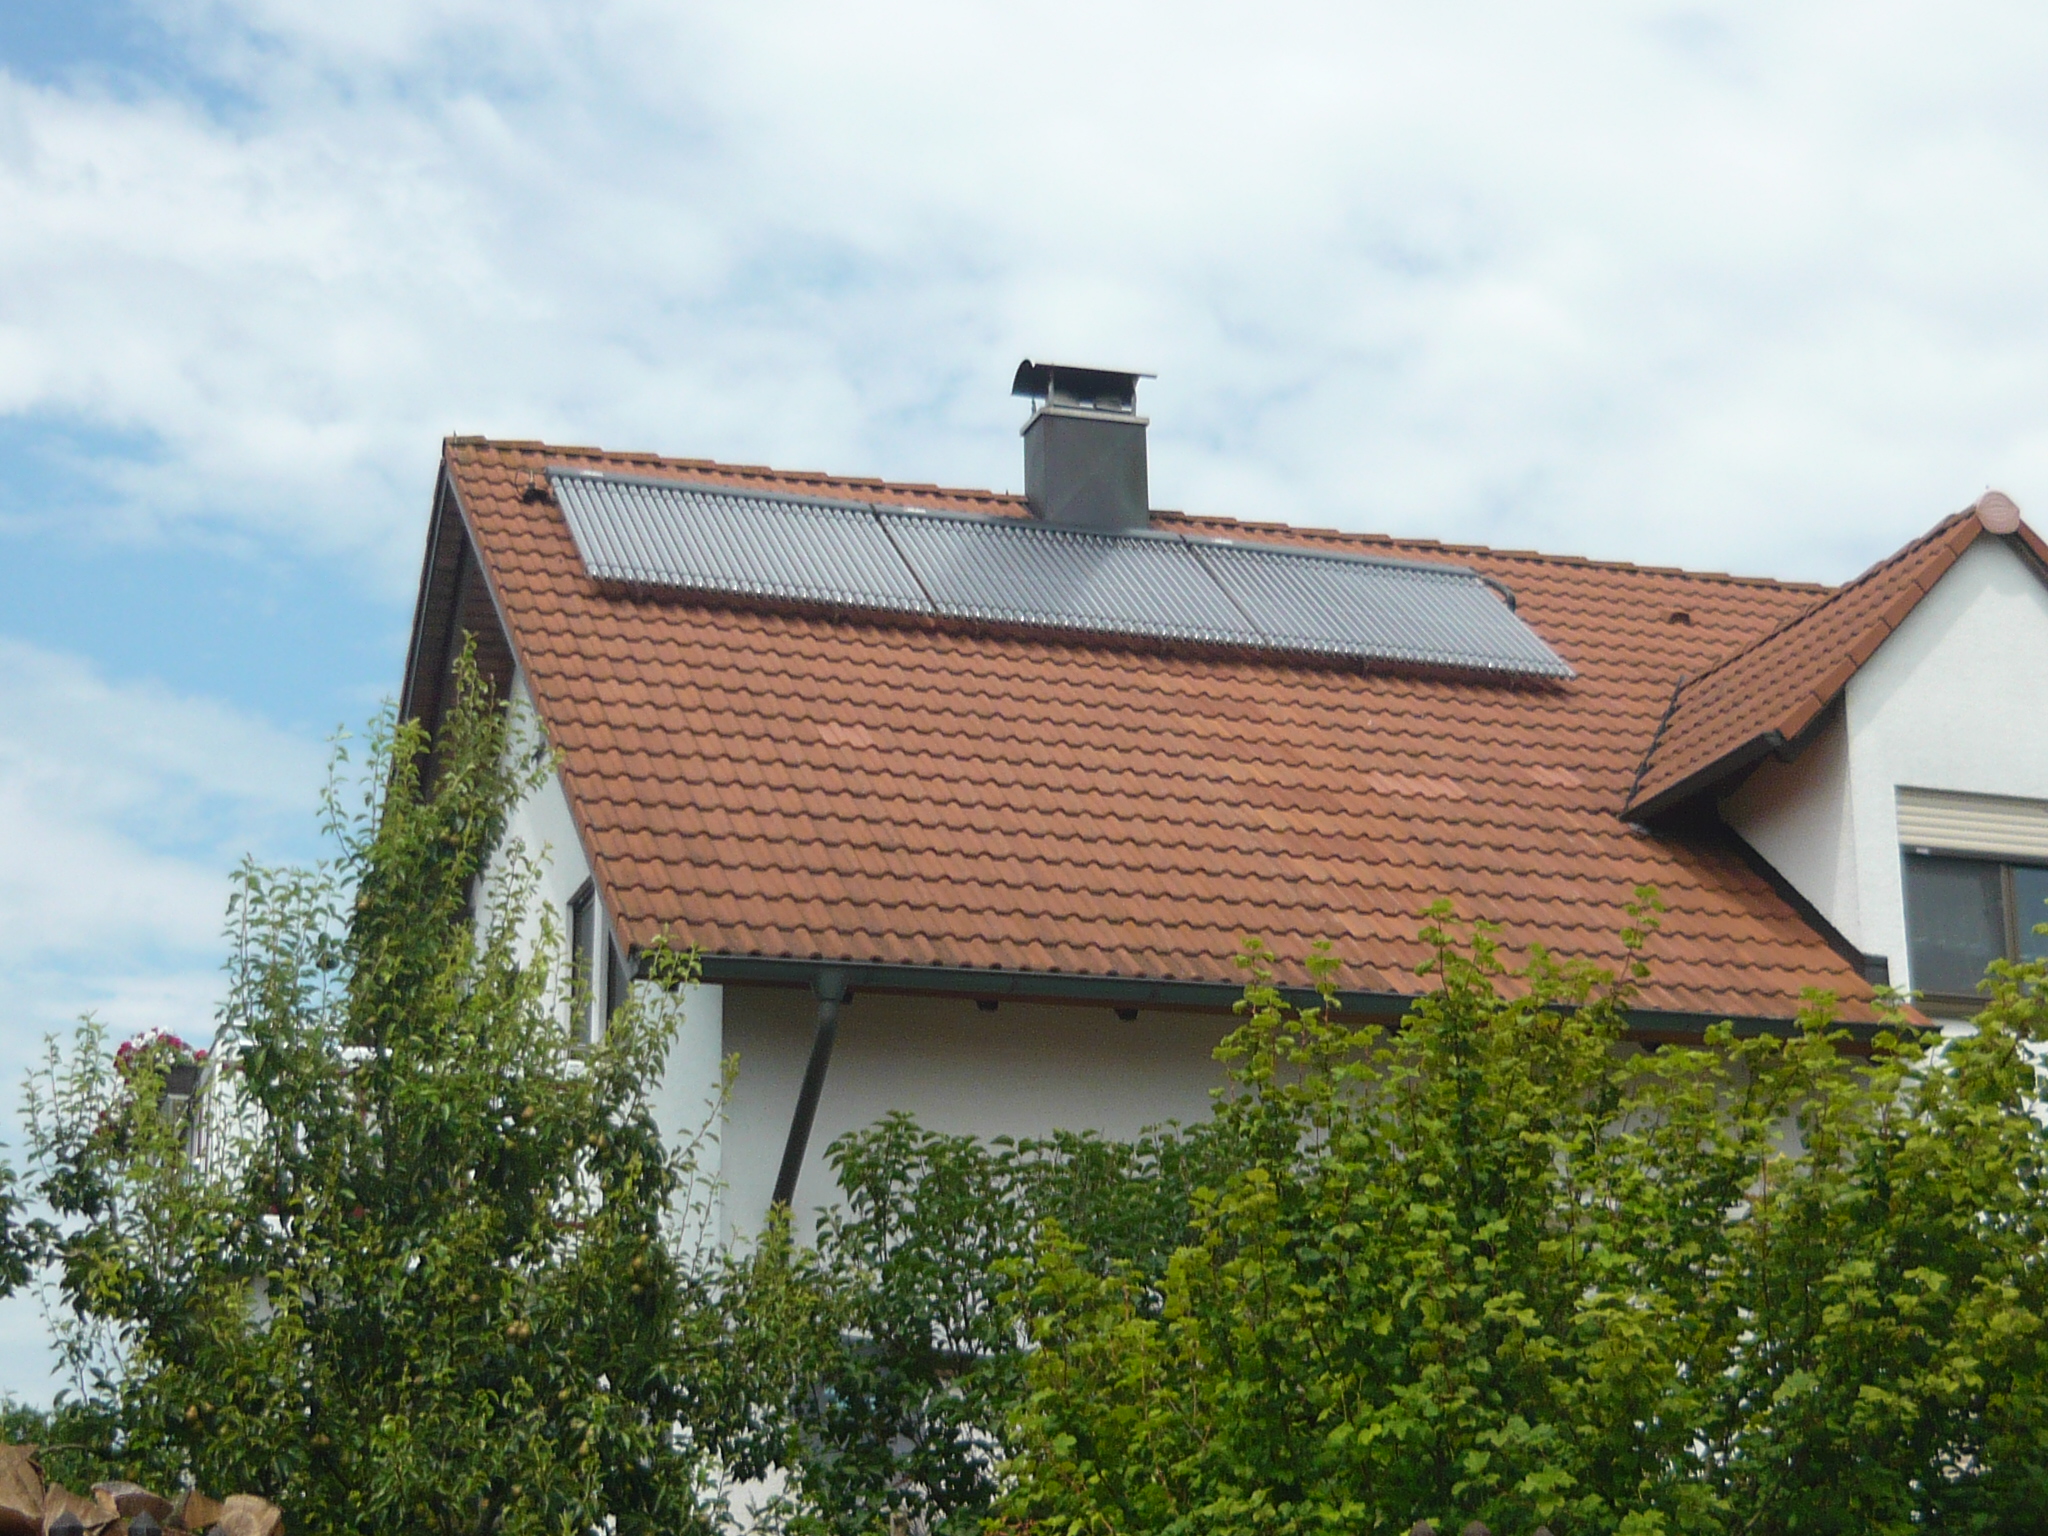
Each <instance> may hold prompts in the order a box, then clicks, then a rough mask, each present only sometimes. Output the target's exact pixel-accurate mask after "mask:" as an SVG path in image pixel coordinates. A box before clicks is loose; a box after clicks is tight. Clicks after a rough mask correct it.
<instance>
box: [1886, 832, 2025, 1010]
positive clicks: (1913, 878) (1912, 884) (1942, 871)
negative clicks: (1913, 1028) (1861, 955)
mask: <svg viewBox="0 0 2048 1536" xmlns="http://www.w3.org/2000/svg"><path fill="white" fill-rule="evenodd" d="M2004 885H2005V880H2004V871H2003V870H2002V869H2001V868H2000V867H1999V866H1998V865H1996V864H1993V863H1989V862H1986V861H1983V860H1979V859H1946V858H1935V857H1930V856H1929V855H1927V854H1908V855H1907V856H1906V941H1907V944H1908V946H1909V947H1910V950H1911V953H1910V955H1909V957H1908V959H1909V963H1910V965H1911V967H1912V971H1913V989H1914V990H1915V991H1916V992H1933V993H1940V994H1946V995H1949V996H1960V997H1970V996H1974V995H1975V994H1976V991H1977V983H1978V982H1980V981H1982V980H1983V979H1984V967H1986V966H1987V965H1989V964H1990V963H1991V962H1992V961H1994V960H1999V959H2003V958H2004V956H2005V900H2004Z"/></svg>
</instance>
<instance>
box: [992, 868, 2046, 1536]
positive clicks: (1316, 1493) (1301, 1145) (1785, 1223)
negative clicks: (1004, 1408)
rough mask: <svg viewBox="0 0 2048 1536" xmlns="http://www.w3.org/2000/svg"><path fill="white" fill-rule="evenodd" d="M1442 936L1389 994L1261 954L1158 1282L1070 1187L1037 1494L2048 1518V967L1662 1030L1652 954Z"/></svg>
mask: <svg viewBox="0 0 2048 1536" xmlns="http://www.w3.org/2000/svg"><path fill="white" fill-rule="evenodd" d="M1639 915H1640V916H1642V917H1643V918H1644V919H1645V921H1644V922H1643V923H1642V924H1641V926H1640V927H1639V928H1637V929H1636V930H1635V931H1633V932H1632V933H1631V935H1630V941H1631V943H1632V944H1633V945H1640V944H1641V942H1642V941H1643V939H1644V937H1645V935H1646V933H1647V931H1648V930H1649V928H1650V927H1652V926H1653V925H1654V916H1653V914H1652V913H1650V912H1648V911H1647V910H1645V911H1643V912H1641V913H1640V914H1639ZM1427 937H1428V938H1429V939H1430V941H1431V943H1432V945H1433V947H1434V951H1435V960H1434V963H1433V965H1432V967H1431V973H1432V978H1433V982H1434V987H1433V990H1432V991H1431V992H1430V994H1429V995H1428V996H1427V997H1425V998H1424V999H1423V1000H1422V1001H1421V1002H1420V1003H1419V1004H1418V1005H1417V1007H1416V1008H1415V1009H1414V1011H1413V1012H1412V1013H1411V1014H1410V1016H1409V1017H1408V1018H1407V1019H1406V1020H1405V1021H1404V1022H1403V1024H1402V1026H1401V1027H1400V1028H1399V1029H1398V1030H1394V1031H1387V1030H1383V1029H1381V1028H1379V1027H1377V1026H1366V1027H1363V1028H1356V1029H1354V1028H1351V1027H1348V1026H1347V1025H1346V1024H1344V1023H1343V1022H1341V1020H1340V1019H1339V1018H1338V1017H1337V1016H1335V1015H1334V1014H1333V1013H1332V1012H1330V1011H1329V1010H1328V1009H1327V1008H1310V1009H1305V1010H1297V1009H1295V1008H1292V1007H1290V1006H1288V1005H1287V1003H1286V1002H1285V1001H1284V1000H1283V999H1282V997H1281V996H1280V995H1279V994H1278V993H1277V992H1275V991H1274V990H1273V989H1272V988H1271V987H1270V986H1268V985H1265V984H1263V983H1261V984H1258V985H1255V986H1254V987H1253V988H1252V989H1251V991H1250V993H1249V995H1248V1003H1249V1009H1250V1014H1249V1017H1248V1018H1247V1020H1246V1022H1245V1024H1244V1026H1243V1027H1242V1028H1241V1029H1240V1030H1239V1031H1238V1032H1237V1034H1236V1035H1235V1036H1233V1038H1232V1039H1231V1041H1230V1042H1229V1044H1228V1046H1227V1047H1226V1054H1227V1055H1228V1057H1229V1058H1230V1059H1231V1061H1232V1064H1233V1065H1232V1077H1233V1080H1234V1084H1235V1090H1236V1091H1235V1092H1234V1093H1232V1094H1230V1095H1228V1096H1226V1097H1225V1098H1223V1099H1222V1100H1220V1101H1219V1103H1218V1106H1217V1111H1216V1125H1215V1128H1214V1135H1215V1137H1216V1139H1217V1143H1218V1145H1219V1146H1221V1147H1223V1148H1226V1149H1228V1153H1229V1158H1228V1162H1229V1166H1228V1167H1227V1170H1226V1171H1225V1172H1224V1173H1223V1175H1222V1176H1221V1177H1220V1178H1219V1179H1218V1180H1217V1181H1216V1182H1215V1183H1214V1184H1213V1185H1210V1186H1207V1187H1204V1188H1203V1189H1201V1190H1200V1191H1198V1193H1197V1195H1196V1199H1195V1202H1194V1209H1193V1213H1192V1233H1191V1236H1190V1240H1189V1241H1188V1242H1186V1243H1185V1244H1184V1245H1182V1246H1181V1247H1179V1248H1178V1249H1177V1251H1175V1252H1174V1253H1173V1255H1172V1257H1171V1259H1170V1261H1169V1262H1168V1263H1167V1265H1166V1267H1165V1271H1164V1276H1163V1278H1159V1277H1158V1276H1157V1275H1156V1274H1155V1273H1153V1272H1149V1271H1144V1270H1139V1269H1136V1268H1133V1267H1129V1266H1115V1267H1112V1268H1111V1269H1110V1271H1109V1272H1108V1273H1104V1272H1102V1270H1101V1269H1100V1267H1099V1266H1098V1265H1096V1264H1095V1263H1093V1262H1092V1261H1091V1260H1092V1256H1091V1255H1090V1254H1089V1253H1088V1252H1087V1250H1086V1248H1085V1246H1084V1245H1082V1244H1079V1243H1076V1242H1075V1241H1074V1240H1073V1239H1072V1238H1071V1237H1069V1236H1068V1235H1067V1234H1066V1233H1065V1232H1064V1231H1063V1230H1062V1229H1061V1228H1060V1226H1059V1225H1058V1224H1057V1223H1056V1222H1055V1223H1048V1224H1047V1225H1046V1227H1045V1229H1044V1235H1043V1238H1042V1241H1041V1243H1040V1245H1039V1247H1038V1250H1037V1253H1036V1256H1035V1258H1034V1261H1033V1262H1032V1264H1031V1265H1030V1266H1029V1268H1028V1269H1027V1270H1025V1271H1023V1272H1022V1273H1023V1276H1024V1279H1023V1284H1024V1287H1025V1302H1026V1310H1027V1314H1028V1325H1029V1328H1030V1333H1031V1337H1032V1339H1033V1340H1034V1341H1035V1343H1036V1345H1037V1348H1036V1350H1035V1352H1034V1353H1032V1355H1031V1356H1030V1357H1029V1359H1028V1361H1027V1362H1026V1363H1025V1373H1026V1376H1027V1378H1028V1382H1029V1391H1028V1395H1027V1397H1026V1399H1025V1400H1024V1402H1023V1404H1022V1406H1021V1409H1020V1411H1019V1412H1018V1413H1017V1414H1016V1415H1015V1416H1014V1418H1013V1421H1012V1424H1011V1431H1012V1439H1011V1444H1012V1448H1013V1453H1014V1459H1013V1460H1012V1461H1011V1462H1010V1463H1009V1467H1008V1471H1009V1475H1010V1476H1011V1477H1012V1478H1013V1479H1014V1483H1013V1485H1012V1486H1011V1488H1010V1491H1009V1492H1008V1494H1007V1496H1006V1498H1005V1500H1004V1508H1005V1512H1006V1518H1007V1523H1008V1525H1009V1526H1010V1527H1011V1528H1013V1529H1017V1530H1024V1529H1032V1530H1040V1529H1042V1530H1054V1531H1063V1532H1064V1531H1076V1532H1078V1531H1082V1530H1087V1531H1118V1532H1133V1533H1135V1532H1167V1531H1171V1532H1174V1533H1181V1532H1188V1533H1195V1532H1204V1531H1214V1532H1224V1531H1229V1532H1243V1531H1261V1532H1263V1531H1272V1532H1287V1533H1295V1532H1300V1533H1308V1532H1322V1531H1331V1532H1335V1531H1343V1532H1347V1533H1348V1532H1361V1531H1405V1530H1407V1529H1408V1527H1409V1525H1410V1523H1411V1522H1413V1521H1415V1520H1416V1519H1418V1518H1422V1517H1427V1518H1431V1519H1434V1520H1435V1521H1437V1522H1438V1525H1439V1528H1440V1529H1443V1528H1449V1529H1453V1530H1455V1529H1458V1528H1459V1527H1460V1526H1461V1525H1462V1524H1463V1523H1464V1522H1465V1521H1467V1520H1469V1519H1473V1518H1477V1519H1480V1520H1483V1521H1485V1522H1487V1523H1488V1524H1490V1525H1491V1526H1492V1527H1493V1528H1494V1529H1496V1530H1505V1531H1517V1530H1523V1531H1526V1530H1530V1529H1532V1528H1533V1527H1534V1526H1535V1525H1536V1524H1537V1523H1538V1522H1539V1521H1545V1522H1549V1523H1550V1524H1551V1525H1552V1526H1553V1527H1555V1528H1558V1529H1560V1530H1569V1531H1621V1532H1631V1533H1638V1532H1650V1531H1660V1530H1670V1531H1738V1530H1739V1531H1750V1532H1794V1531H1797V1532H1841V1533H1844V1536H1847V1533H1851V1532H1854V1533H1856V1536H1866V1533H1879V1532H1905V1531H1909V1530H1922V1529H1927V1528H1941V1529H1959V1530H1960V1529H1974V1530H1989V1531H2012V1532H2019V1531H2033V1530H2038V1529H2040V1519H2041V1515H2040V1512H2041V1510H2042V1509H2044V1508H2048V1348H2044V1345H2048V1340H2044V1334H2043V1327H2044V1319H2048V1248H2044V1238H2048V1189H2044V1183H2043V1174H2044V1171H2048V1158H2044V1153H2048V1136H2044V1132H2043V1128H2042V1124H2041V1119H2040V1115H2039V1104H2040V1083H2039V1076H2038V1072H2037V1069H2036V1066H2035V1061H2036V1054H2035V1050H2034V1047H2035V1044H2036V1042H2037V1041H2038V1040H2039V1039H2040V1038H2041V1034H2042V1029H2043V1025H2044V1022H2048V1017H2044V1015H2048V1009H2044V1004H2043V1000H2042V998H2043V991H2044V979H2048V978H2044V972H2043V968H2042V967H2041V966H2038V965H2037V966H2034V967H2031V968H2023V967H2012V966H2003V965H2001V966H1999V967H1996V968H1994V978H1993V996H1992V999H1991V1003H1990V1006H1989V1007H1988V1008H1987V1009H1986V1011H1985V1012H1984V1014H1983V1015H1982V1017H1981V1018H1980V1019H1979V1020H1978V1021H1977V1026H1976V1029H1975V1032H1974V1033H1972V1034H1970V1035H1969V1036H1967V1037H1965V1038H1960V1039H1955V1040H1950V1041H1947V1042H1945V1043H1944V1042H1938V1041H1936V1040H1933V1039H1930V1038H1929V1037H1928V1036H1927V1035H1926V1033H1924V1032H1921V1031H1911V1030H1907V1031H1901V1032H1898V1033H1896V1034H1892V1033H1888V1034H1885V1035H1882V1036H1880V1037H1879V1038H1878V1040H1877V1042H1876V1044H1875V1046H1874V1047H1873V1048H1871V1050H1870V1051H1869V1053H1868V1054H1867V1055H1865V1054H1862V1053H1860V1052H1858V1051H1855V1050H1852V1049H1851V1048H1850V1046H1849V1043H1848V1041H1847V1040H1846V1038H1845V1036H1844V1034H1843V1033H1842V1032H1841V1031H1839V1030H1833V1029H1831V1028H1830V1027H1829V1023H1828V1007H1829V1004H1828V1001H1827V1000H1826V999H1824V998H1814V999H1812V1000H1810V1003H1809V1007H1808V1009H1807V1011H1806V1013H1805V1015H1804V1017H1803V1018H1802V1020H1801V1024H1800V1028H1799V1029H1798V1031H1797V1033H1796V1034H1794V1035H1793V1036H1792V1037H1791V1038H1789V1039H1778V1038H1774V1037H1770V1036H1758V1037H1751V1038H1744V1039H1737V1038H1736V1037H1735V1036H1734V1034H1733V1032H1732V1031H1731V1030H1730V1029H1728V1028H1727V1027H1726V1026H1723V1027H1721V1028H1720V1029H1717V1030H1715V1031H1713V1032H1711V1033H1710V1035H1709V1038H1708V1041H1707V1043H1706V1046H1705V1048H1686V1047H1682V1046H1666V1047H1663V1048H1661V1049H1652V1050H1646V1051H1638V1050H1634V1049H1630V1048H1626V1047H1625V1046H1624V1045H1623V1042H1622V1036H1623V1026H1624V1014H1623V1005H1624V1004H1625V1002H1626V999H1627V995H1628V993H1627V985H1626V981H1625V980H1624V981H1621V982H1617V981H1616V980H1614V979H1613V978H1610V977H1606V976H1604V975H1602V974H1600V973H1598V972H1595V971H1589V970H1584V969H1572V968H1562V967H1558V966H1556V965H1553V964H1552V963H1551V962H1550V961H1549V960H1548V958H1547V957H1545V956H1543V955H1541V954H1540V953H1539V954H1538V955H1536V957H1535V958H1534V959H1533V960H1532V961H1531V963H1530V964H1529V966H1528V967H1527V968H1525V969H1523V970H1521V971H1519V972H1516V973H1513V974H1508V973H1505V972H1503V970H1502V968H1501V966H1500V965H1499V963H1498V961H1497V959H1496V956H1495V952H1494V949H1493V946H1492V940H1491V936H1490V934H1489V933H1488V932H1487V931H1486V930H1485V929H1484V928H1483V927H1482V928H1480V929H1479V930H1477V931H1476V932H1473V933H1470V934H1469V935H1468V934H1466V933H1462V932H1460V931H1458V930H1457V929H1456V928H1455V927H1454V925H1453V924H1452V923H1451V922H1450V920H1449V914H1448V911H1447V909H1439V910H1438V912H1437V913H1436V914H1435V918H1434V921H1433V922H1432V925H1431V927H1430V929H1429V930H1428V933H1427Z"/></svg>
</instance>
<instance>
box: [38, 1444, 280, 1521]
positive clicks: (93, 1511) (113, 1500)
mask: <svg viewBox="0 0 2048 1536" xmlns="http://www.w3.org/2000/svg"><path fill="white" fill-rule="evenodd" d="M169 1532H187V1533H190V1536H200V1533H201V1532H211V1533H212V1536H284V1516H283V1515H282V1514H281V1513H279V1511H278V1508H277V1506H276V1505H275V1504H273V1503H271V1502H270V1501H269V1500H268V1499H259V1498H257V1497H256V1496H255V1495H254V1494H248V1493H231V1494H229V1495H228V1496H227V1497H226V1498H225V1499H210V1498H208V1497H207V1496H206V1495H205V1494H203V1493H201V1492H200V1491H199V1490H198V1489H197V1488H187V1489H185V1490H184V1491H183V1492H182V1493H180V1494H179V1495H178V1496H177V1497H176V1498H172V1499H167V1498H165V1497H164V1496H163V1495H162V1494H160V1493H152V1492H151V1491H150V1490H149V1489H147V1488H144V1487H143V1486H142V1485H141V1484H139V1483H94V1484H93V1486H92V1492H91V1493H89V1494H84V1493H73V1492H72V1491H71V1490H70V1489H69V1488H66V1487H65V1486H64V1485H63V1484H62V1483H51V1482H45V1481H44V1480H43V1464H42V1462H41V1461H40V1460H38V1459H37V1457H36V1448H35V1447H34V1446H32V1445H0V1536H166V1533H169Z"/></svg>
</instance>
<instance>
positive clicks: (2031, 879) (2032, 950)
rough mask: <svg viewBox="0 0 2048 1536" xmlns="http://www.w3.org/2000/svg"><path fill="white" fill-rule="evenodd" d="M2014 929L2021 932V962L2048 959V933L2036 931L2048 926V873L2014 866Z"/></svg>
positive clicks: (2045, 870) (2020, 865)
mask: <svg viewBox="0 0 2048 1536" xmlns="http://www.w3.org/2000/svg"><path fill="white" fill-rule="evenodd" d="M2012 908H2013V919H2014V924H2013V925H2014V926H2015V927H2016V928H2018V929H2019V941H2020V958H2021V959H2022V960H2042V959H2048V933H2036V932H2034V929H2035V928H2036V927H2037V926H2038V925H2040V924H2042V923H2048V869H2035V868H2032V867H2030V866H2028V865H2025V864H2015V865H2014V866H2013V871H2012Z"/></svg>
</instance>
